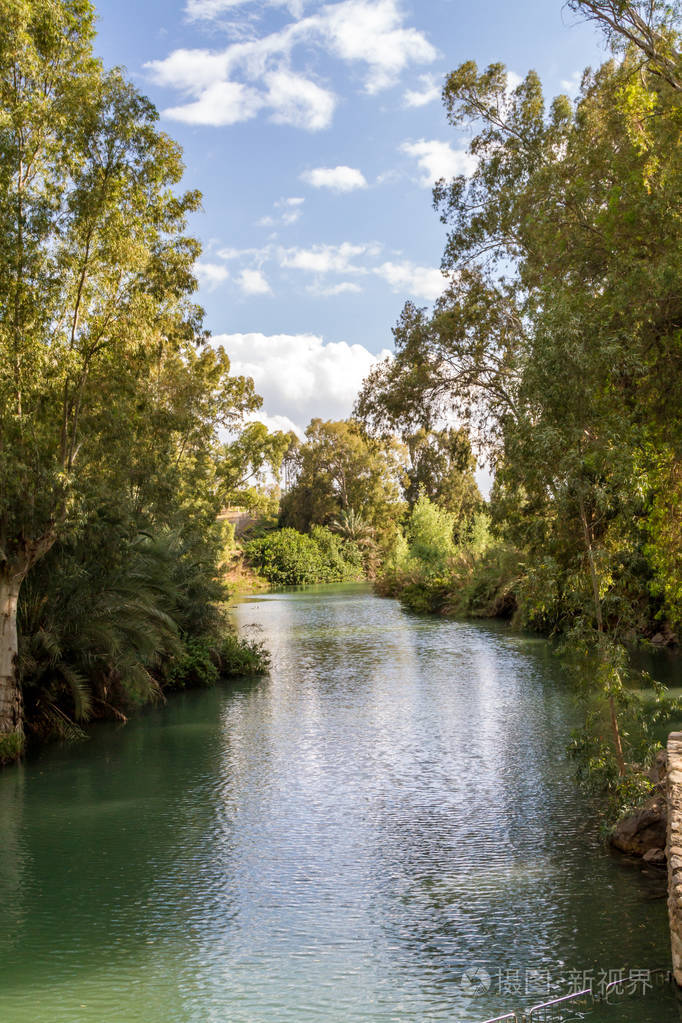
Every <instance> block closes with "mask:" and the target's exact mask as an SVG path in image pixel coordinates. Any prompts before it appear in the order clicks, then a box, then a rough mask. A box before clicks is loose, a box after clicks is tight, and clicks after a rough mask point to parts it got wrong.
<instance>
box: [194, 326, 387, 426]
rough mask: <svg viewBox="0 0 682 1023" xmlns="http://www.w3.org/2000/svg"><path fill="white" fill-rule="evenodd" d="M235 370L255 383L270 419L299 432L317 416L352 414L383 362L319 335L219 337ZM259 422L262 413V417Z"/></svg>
mask: <svg viewBox="0 0 682 1023" xmlns="http://www.w3.org/2000/svg"><path fill="white" fill-rule="evenodd" d="M213 342H214V343H216V344H221V345H223V347H224V348H225V350H226V351H227V354H228V355H229V357H230V362H231V366H232V371H233V372H234V373H238V374H245V375H246V376H251V377H253V379H254V382H255V385H256V390H257V392H258V393H259V394H260V395H262V396H263V407H264V409H265V411H266V414H267V415H268V416H270V417H275V416H278V417H286V419H287V420H288V421H290V422H291V423H294V424H296V425H297V426H298V427H299V428H301V427H305V426H307V425H308V423H309V422H310V420H311V419H312V418H313V417H314V416H320V417H322V418H323V419H343V418H345V417H346V416H348V415H350V413H351V412H352V409H353V405H354V403H355V398H356V396H357V394H358V391H359V390H360V387H361V385H362V382H363V380H364V379H365V377H366V376H367V374H368V373H369V371H370V369H371V368H372V366H373V365H374V364H375V363H376V362H377V360H378V359H381V358H383V357H384V356H385V355H387V354H388V353H387V352H386V351H383V352H381V353H380V354H379V355H373V354H372V353H371V352H370V351H368V349H367V348H365V347H364V346H363V345H359V344H354V345H349V344H347V343H346V342H345V341H338V342H327V343H325V341H324V340H323V339H322V338H321V337H319V336H318V335H315V334H274V335H270V336H268V335H265V334H255V333H254V334H219V335H216V336H215V337H214V338H213ZM258 417H259V418H260V413H259V414H258Z"/></svg>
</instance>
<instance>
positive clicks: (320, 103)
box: [264, 70, 336, 131]
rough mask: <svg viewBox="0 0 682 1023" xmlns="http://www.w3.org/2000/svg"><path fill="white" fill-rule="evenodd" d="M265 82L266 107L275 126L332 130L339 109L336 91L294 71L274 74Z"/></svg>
mask: <svg viewBox="0 0 682 1023" xmlns="http://www.w3.org/2000/svg"><path fill="white" fill-rule="evenodd" d="M264 80H265V83H266V85H267V86H268V93H267V97H266V105H267V106H268V107H269V109H270V110H271V111H272V113H271V115H270V120H271V121H274V122H275V124H292V125H293V126H294V127H295V128H305V129H306V130H307V131H320V130H321V129H322V128H328V127H329V125H330V124H331V120H332V116H333V114H334V107H335V106H336V97H335V96H334V93H333V92H328V91H327V90H326V89H323V88H321V87H320V86H319V85H316V84H315V82H313V81H311V80H310V79H309V78H305V77H304V76H303V75H298V74H294V73H293V72H292V71H285V70H280V71H271V72H270V73H269V74H267V75H265V79H264Z"/></svg>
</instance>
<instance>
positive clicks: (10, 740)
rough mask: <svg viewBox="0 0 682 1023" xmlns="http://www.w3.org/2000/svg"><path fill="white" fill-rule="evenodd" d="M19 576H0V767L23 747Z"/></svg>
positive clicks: (4, 573) (14, 573) (9, 572)
mask: <svg viewBox="0 0 682 1023" xmlns="http://www.w3.org/2000/svg"><path fill="white" fill-rule="evenodd" d="M23 577H24V575H23V573H16V572H12V571H11V570H9V571H5V572H2V573H0V763H3V762H7V761H10V760H16V759H17V758H18V757H19V756H20V755H21V752H22V750H23V747H24V707H23V700H22V696H21V688H20V686H19V679H18V677H17V663H16V662H17V652H18V639H17V605H18V603H19V590H20V588H21V583H22V581H23Z"/></svg>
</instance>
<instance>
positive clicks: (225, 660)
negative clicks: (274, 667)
mask: <svg viewBox="0 0 682 1023" xmlns="http://www.w3.org/2000/svg"><path fill="white" fill-rule="evenodd" d="M216 658H217V665H218V672H219V674H220V677H221V678H231V677H233V676H243V675H246V676H248V675H263V674H265V672H267V670H268V668H269V667H270V655H269V654H268V652H267V650H266V649H265V647H264V645H263V643H262V642H261V641H260V640H258V639H251V638H249V637H248V636H247V637H244V636H238V635H237V634H236V633H234V632H227V633H225V635H223V636H222V638H221V640H220V642H219V643H218V646H217V648H216Z"/></svg>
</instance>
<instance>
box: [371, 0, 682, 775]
mask: <svg viewBox="0 0 682 1023" xmlns="http://www.w3.org/2000/svg"><path fill="white" fill-rule="evenodd" d="M579 6H580V7H581V8H587V7H593V8H595V9H596V8H599V9H600V10H602V11H603V10H605V9H606V8H607V7H609V6H611V7H613V8H614V9H615V8H616V7H617V8H618V16H619V18H620V19H621V20H620V21H619V24H620V25H621V27H622V24H624V22H623V20H622V19H623V17H629V14H628V13H627V12H631V11H632V10H634V9H635V7H638V8H641V7H642V5H634V4H625V3H619V4H617V5H614V4H612V5H609V4H607V3H598V4H592V5H591V4H580V5H579ZM647 8H648V9H649V10H650V11H651V12H652V19H651V24H652V25H655V26H656V30H655V32H656V34H657V35H656V38H657V39H658V40H659V42H660V41H661V40H664V41H665V43H666V46H668V50H667V51H666V52H672V50H671V49H670V47H672V46H673V43H674V40H676V39H677V38H678V32H677V27H676V24H675V22H674V19H673V17H672V16H670V17H669V12H670V10H672V9H669V8H668V7H666V8H665V11H663V8H662V7H659V6H658V5H656V4H654V5H651V6H650V5H647ZM657 12H658V13H657ZM673 13H674V12H673ZM657 45H658V44H657ZM661 45H662V44H661ZM671 59H672V58H671ZM676 59H677V58H675V60H676ZM666 67H668V65H666V63H665V60H663V58H661V57H660V50H659V59H658V64H656V62H653V63H651V62H650V61H645V62H644V63H643V62H642V59H641V52H640V50H639V49H638V48H634V49H633V48H630V49H627V50H626V52H625V53H624V56H623V60H622V61H621V62H620V63H616V62H611V61H609V62H607V63H606V64H604V65H603V66H602V67H600V68H598V69H597V70H596V71H594V72H586V73H585V75H584V77H583V82H582V87H581V91H580V94H579V96H578V98H577V100H576V102H575V103H571V101H569V99H568V98H567V97H565V96H559V97H557V98H556V99H554V101H553V102H552V103H551V104H550V105H549V108H548V107H547V105H546V103H545V100H544V97H543V94H542V89H541V85H540V81H539V79H538V77H537V75H535V74H534V73H533V72H530V73H529V74H528V75H527V76H526V78H525V79H524V80H523V81H522V82H521V83H520V84H519V85H518V86H517V87H516V88H510V86H509V80H508V76H507V72H506V69H505V68H504V67H503V66H502V65H499V64H494V65H491V66H490V67H489V68H487V69H486V70H485V71H483V72H479V70H478V68H477V67H476V65H475V64H474V63H472V62H468V63H466V64H463V65H462V66H461V67H459V68H457V69H456V70H455V71H454V72H453V73H452V74H451V75H450V76H449V77H448V79H447V81H446V85H445V89H444V102H445V107H446V111H447V115H448V119H449V121H450V123H451V124H452V125H453V126H454V127H457V128H459V127H460V126H461V125H462V124H466V125H468V126H471V127H472V128H473V130H474V131H475V135H474V137H473V139H472V142H471V144H470V152H471V154H472V156H474V157H475V158H476V169H475V171H474V173H473V174H472V175H471V176H470V177H469V178H467V177H465V176H459V177H456V178H454V179H453V180H451V181H447V182H446V181H441V182H439V183H438V184H437V185H436V187H435V189H434V202H435V205H436V207H437V209H438V210H439V211H440V214H441V219H442V220H443V222H444V223H445V224H446V225H447V226H448V241H447V246H446V249H445V253H444V257H443V269H444V271H445V272H446V274H447V276H448V278H449V285H448V287H447V288H446V290H445V291H444V294H443V295H442V297H441V298H440V299H439V300H438V301H437V303H436V305H435V309H434V312H433V314H432V315H431V316H428V315H427V314H426V312H425V311H424V310H417V309H415V308H414V307H413V306H410V305H408V306H406V307H405V311H404V313H403V316H402V318H401V320H400V321H399V323H398V326H397V328H396V331H395V336H396V357H395V359H394V360H392V361H391V362H386V363H385V364H383V365H381V366H379V367H378V368H377V369H376V370H375V371H374V373H373V375H372V376H371V377H370V379H369V380H368V382H367V384H366V386H365V388H364V391H363V394H362V396H361V399H360V403H359V406H358V411H359V413H364V414H365V415H367V416H368V417H369V419H370V421H371V422H373V423H374V424H376V425H379V426H383V427H385V426H387V425H390V426H392V427H394V428H395V427H396V426H397V427H398V428H400V427H401V426H402V428H403V429H413V428H414V426H415V425H423V426H428V425H432V424H433V423H434V422H436V421H437V420H438V418H439V416H442V415H443V414H444V413H445V412H454V413H455V414H456V415H458V416H459V417H460V419H462V420H464V421H466V422H470V423H471V424H472V425H473V427H474V429H475V431H476V439H477V441H478V442H479V443H483V444H485V445H486V446H487V447H488V451H489V455H490V458H491V460H492V462H493V463H494V465H495V466H496V469H497V491H498V495H499V496H501V497H502V498H503V500H502V501H501V502H498V503H497V508H498V513H497V521H498V528H502V529H503V530H505V532H506V534H507V535H508V536H511V537H512V539H513V540H514V542H515V543H516V544H517V545H518V546H519V547H520V548H521V549H522V550H524V551H527V552H528V553H529V554H530V556H531V559H537V560H539V559H540V558H541V557H542V556H543V555H544V556H546V561H547V562H552V563H553V564H554V565H555V566H556V570H555V580H554V582H555V583H556V587H555V589H556V593H557V594H558V595H557V596H556V598H554V599H555V601H558V602H559V603H560V604H561V606H562V611H561V615H562V617H563V623H562V624H563V625H564V627H566V626H567V625H569V624H571V625H572V626H573V628H574V629H576V628H579V629H581V630H582V636H583V640H584V645H586V647H587V648H589V649H590V650H591V651H592V653H593V654H595V655H596V660H597V664H598V670H597V673H596V674H597V678H598V680H599V685H600V686H601V688H602V690H603V692H604V693H605V694H606V696H607V700H608V705H609V708H610V711H609V712H610V718H611V728H612V739H613V748H614V753H615V756H616V759H617V760H618V767H619V770H620V772H621V773H622V772H623V770H624V751H623V744H622V737H621V734H620V730H619V724H618V713H617V712H618V705H619V700H620V697H621V693H622V689H623V686H622V663H623V658H622V649H621V648H620V646H619V639H620V638H621V637H622V635H623V634H624V633H625V632H627V630H628V628H629V627H630V626H631V625H632V619H633V616H634V615H635V614H636V613H637V611H638V605H639V604H640V602H641V601H642V599H643V598H644V600H646V596H647V591H650V590H651V578H650V577H651V573H652V570H653V571H656V570H657V568H656V566H657V565H660V566H663V565H665V564H668V565H669V564H670V560H671V559H669V558H668V559H666V558H664V557H661V558H659V559H658V561H657V560H656V559H655V558H652V557H649V560H648V563H647V559H646V558H645V557H644V552H645V544H644V542H643V541H644V536H645V526H644V522H645V520H646V516H647V514H648V509H649V508H650V507H651V505H652V504H654V506H656V507H657V508H658V509H659V512H660V515H661V516H662V517H663V518H664V519H665V516H666V515H667V514H668V509H667V507H666V505H665V503H664V502H661V501H660V499H659V497H658V495H657V492H656V489H657V487H658V486H660V481H661V480H662V479H663V478H666V477H667V478H672V479H674V478H675V473H674V469H673V467H674V466H675V465H676V464H679V461H680V457H681V456H682V419H681V417H680V408H682V402H681V401H680V397H681V395H680V385H681V384H682V350H681V348H680V324H682V305H681V303H680V288H679V282H680V278H681V276H682V263H681V253H682V245H681V244H680V241H681V238H680V229H681V221H680V216H679V210H680V205H679V196H680V193H681V191H682V158H681V155H680V154H681V147H680V123H681V122H680V117H679V112H680V107H679V97H678V94H677V91H676V86H675V82H674V81H672V80H671V74H668V73H667V72H666V74H663V73H662V72H663V71H664V70H665V68H666ZM668 70H669V67H668ZM671 86H672V88H671ZM663 466H665V467H666V468H665V469H664V470H663V471H661V470H662V467H663ZM500 509H502V512H503V513H502V516H501V515H500ZM501 519H502V521H500V520H501ZM656 522H657V524H656V529H655V531H654V535H655V537H657V538H659V542H660V538H662V537H663V536H664V535H668V536H670V535H676V534H675V528H674V527H672V526H671V528H670V529H667V528H666V526H665V521H663V522H661V521H659V520H656ZM532 574H533V569H532V568H531V569H529V576H532ZM654 583H655V580H654ZM669 590H670V591H671V592H672V590H674V588H669ZM673 595H674V594H673ZM671 599H672V598H671ZM655 610H656V607H655V605H654V607H652V606H651V604H650V605H649V607H648V614H649V616H651V615H652V614H653V613H655Z"/></svg>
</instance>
